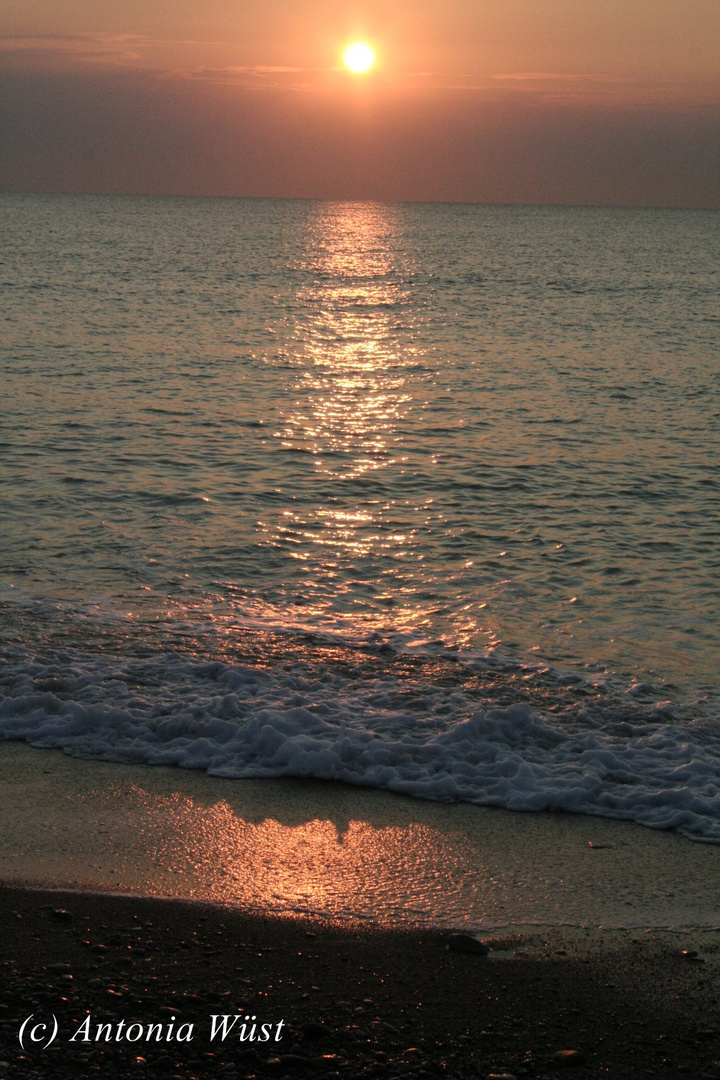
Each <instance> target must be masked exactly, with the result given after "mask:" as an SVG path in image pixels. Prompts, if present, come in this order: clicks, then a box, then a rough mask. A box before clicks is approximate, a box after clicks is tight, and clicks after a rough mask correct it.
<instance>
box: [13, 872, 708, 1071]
mask: <svg viewBox="0 0 720 1080" xmlns="http://www.w3.org/2000/svg"><path fill="white" fill-rule="evenodd" d="M0 921H1V922H2V925H3V926H5V927H6V928H7V929H9V930H11V932H10V933H6V934H5V935H4V941H3V945H2V949H1V953H2V964H1V965H0V982H1V985H2V992H1V993H0V1031H1V1032H2V1050H1V1051H0V1053H1V1055H2V1061H3V1064H2V1065H1V1066H0V1077H2V1080H5V1078H8V1080H10V1078H14V1077H23V1078H24V1077H26V1076H35V1077H38V1080H44V1078H48V1080H54V1078H59V1080H60V1078H63V1080H64V1078H65V1077H68V1076H70V1075H73V1076H78V1077H82V1078H84V1077H94V1076H97V1075H98V1073H99V1072H100V1071H101V1070H103V1069H105V1068H111V1069H112V1072H113V1075H116V1076H120V1077H123V1078H124V1077H125V1076H128V1077H130V1076H135V1077H141V1078H147V1080H155V1078H156V1077H166V1076H169V1077H180V1078H181V1080H192V1078H194V1080H204V1078H205V1077H209V1076H225V1075H227V1076H231V1077H244V1078H251V1077H255V1078H256V1080H264V1078H265V1077H278V1078H284V1077H290V1078H292V1080H294V1078H295V1077H304V1076H312V1075H314V1074H316V1073H318V1072H320V1073H322V1075H324V1076H327V1077H332V1078H337V1077H353V1078H354V1077H356V1076H367V1077H372V1078H374V1077H377V1078H385V1080H396V1078H409V1080H413V1078H423V1077H435V1076H437V1077H441V1076H444V1077H448V1078H451V1080H466V1078H467V1080H473V1078H477V1077H484V1076H488V1075H490V1074H491V1073H495V1074H501V1075H502V1074H509V1075H512V1076H516V1077H518V1078H519V1077H521V1076H522V1077H527V1078H530V1080H535V1078H538V1080H540V1078H542V1077H553V1076H555V1074H556V1073H558V1075H564V1072H565V1066H566V1065H568V1064H573V1065H574V1066H575V1067H574V1069H573V1071H574V1073H575V1074H576V1075H577V1076H578V1077H580V1078H584V1077H601V1076H607V1075H608V1074H610V1075H613V1076H615V1077H626V1078H628V1080H629V1078H631V1077H651V1076H657V1075H658V1070H659V1069H660V1068H661V1067H662V1074H663V1075H668V1076H673V1075H676V1074H677V1075H680V1074H687V1075H689V1076H694V1077H700V1076H718V1077H720V1066H717V1067H716V1066H715V1065H713V1062H715V1061H717V1060H718V1058H719V1057H720V1041H719V1038H718V1028H719V1026H720V1008H719V1006H718V995H719V991H720V985H719V980H718V957H719V956H720V946H719V945H718V943H717V941H715V942H711V943H707V947H706V950H705V951H704V952H699V955H698V956H696V957H692V956H691V955H683V949H685V948H686V943H685V942H684V941H679V942H678V941H674V942H668V941H666V940H662V939H661V938H660V937H657V936H649V935H646V936H645V937H640V936H638V935H635V936H633V935H624V939H623V935H617V934H615V935H607V936H605V937H604V939H600V938H599V937H598V935H597V934H595V935H593V934H585V935H581V937H583V939H584V945H583V947H582V948H577V947H576V948H572V947H569V948H568V947H565V946H567V945H568V944H569V942H568V939H567V938H563V935H562V934H561V933H560V932H558V931H554V932H552V933H550V934H545V933H539V934H535V937H536V939H537V940H536V941H535V942H534V943H533V940H532V939H533V935H532V934H531V935H527V936H522V935H518V934H515V935H509V936H506V937H499V938H496V939H493V940H492V941H491V942H490V945H491V946H492V951H491V952H490V954H489V955H487V956H483V955H480V954H475V953H470V952H461V951H457V950H456V949H455V948H449V947H448V942H449V937H448V935H447V933H443V932H442V931H438V930H422V929H412V930H411V929H408V928H404V929H398V928H396V929H393V930H387V929H383V928H380V927H368V926H364V927H359V926H357V925H355V926H352V927H341V926H338V925H336V924H328V923H327V922H326V921H322V920H318V919H307V918H298V917H295V918H277V917H272V916H268V915H259V914H253V913H248V912H240V911H236V910H232V909H227V908H225V909H223V908H221V907H219V906H214V905H206V904H203V905H198V904H194V903H192V902H187V901H184V902H180V901H177V900H175V901H167V900H158V899H145V898H139V897H119V896H99V895H90V894H87V893H85V894H82V893H67V892H44V891H41V890H37V891H35V890H27V889H20V888H15V887H13V888H10V887H7V886H0ZM693 951H694V950H689V953H692V952H693ZM31 1013H32V1014H33V1016H34V1023H40V1022H43V1021H44V1020H45V1019H47V1021H48V1023H49V1024H51V1023H52V1021H51V1017H52V1016H55V1017H56V1018H57V1022H58V1028H59V1034H58V1037H57V1039H56V1040H55V1041H54V1042H53V1044H52V1045H51V1046H50V1047H49V1048H48V1049H45V1050H43V1049H42V1047H35V1048H33V1049H30V1048H29V1047H28V1048H26V1050H25V1051H23V1050H22V1048H21V1047H20V1045H19V1042H18V1032H19V1029H20V1026H21V1024H22V1022H23V1020H24V1019H25V1018H26V1017H27V1016H28V1015H29V1014H31ZM224 1015H227V1016H229V1017H231V1018H232V1017H236V1016H239V1017H240V1018H241V1019H240V1021H239V1022H238V1023H237V1025H236V1027H237V1030H234V1031H232V1032H231V1033H230V1034H229V1035H228V1037H227V1038H226V1039H225V1040H224V1041H220V1040H219V1037H218V1036H217V1035H216V1037H215V1039H211V1034H212V1027H213V1021H212V1017H213V1016H216V1017H222V1016H224ZM88 1016H89V1017H90V1020H88V1019H87V1017H88ZM245 1016H248V1017H250V1018H253V1017H254V1018H255V1020H256V1023H257V1025H261V1024H262V1023H266V1024H271V1025H272V1027H271V1028H270V1029H269V1030H270V1031H271V1034H273V1035H274V1034H275V1033H277V1030H278V1029H277V1025H278V1023H279V1022H280V1021H283V1025H282V1028H281V1029H280V1035H281V1038H280V1039H279V1040H275V1039H273V1041H272V1045H267V1046H266V1045H265V1044H264V1043H261V1042H260V1041H258V1039H252V1040H250V1039H246V1040H245V1041H241V1039H240V1038H239V1033H240V1024H241V1023H242V1022H244V1017H245ZM220 1022H221V1021H216V1022H215V1024H216V1026H217V1023H220ZM249 1024H250V1022H248V1025H249ZM98 1025H101V1028H100V1029H99V1028H98ZM108 1025H109V1027H108ZM133 1025H134V1026H133ZM151 1025H155V1028H153V1029H152V1033H153V1037H152V1038H150V1039H149V1040H148V1039H146V1038H145V1034H146V1033H147V1032H148V1031H149V1030H150V1028H151ZM157 1025H161V1029H162V1030H161V1034H162V1035H163V1039H162V1041H161V1042H160V1043H158V1042H157V1039H156V1038H155V1037H154V1036H155V1032H156V1029H157ZM173 1025H174V1027H173ZM183 1025H184V1028H183ZM171 1029H172V1030H171ZM33 1030H34V1029H33ZM98 1030H100V1031H101V1037H100V1038H99V1039H98V1038H96V1037H95V1036H96V1034H97V1032H98ZM181 1030H182V1033H183V1035H185V1036H187V1035H188V1031H189V1030H190V1034H191V1036H192V1037H191V1038H190V1039H189V1040H188V1039H178V1038H177V1035H178V1034H179V1033H180V1032H181ZM251 1030H252V1028H251V1026H246V1028H245V1034H246V1035H248V1034H249V1033H250V1032H251ZM261 1030H262V1028H261V1027H258V1028H257V1030H256V1035H257V1034H259V1032H260V1031H261ZM29 1031H30V1028H28V1027H26V1028H25V1034H26V1036H27V1035H28V1034H29ZM126 1031H131V1032H132V1035H133V1037H135V1036H138V1032H139V1031H141V1035H140V1036H138V1039H137V1041H129V1040H128V1039H127V1038H126V1037H125V1032H126ZM78 1032H80V1035H79V1036H77V1033H78ZM168 1032H171V1036H170V1037H169V1038H166V1037H165V1036H166V1035H167V1033H168ZM74 1035H76V1036H77V1037H76V1038H73V1036H74ZM86 1035H87V1036H88V1041H84V1037H85V1036H86ZM269 1042H270V1040H268V1043H269ZM566 1051H576V1052H577V1053H576V1055H575V1057H574V1058H569V1057H568V1056H567V1055H566V1056H565V1057H563V1056H562V1055H563V1053H564V1052H566ZM556 1055H560V1057H558V1056H556ZM579 1055H582V1057H581V1058H580V1057H579ZM668 1068H669V1069H671V1070H674V1071H668Z"/></svg>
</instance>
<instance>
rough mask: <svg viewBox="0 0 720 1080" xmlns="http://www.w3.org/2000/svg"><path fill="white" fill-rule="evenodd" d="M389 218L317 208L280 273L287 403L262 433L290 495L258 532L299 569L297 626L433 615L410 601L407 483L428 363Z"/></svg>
mask: <svg viewBox="0 0 720 1080" xmlns="http://www.w3.org/2000/svg"><path fill="white" fill-rule="evenodd" d="M400 213H401V211H399V210H398V209H396V208H391V207H385V206H381V205H375V204H343V205H339V204H338V205H333V206H323V207H322V208H321V209H319V210H318V214H317V217H316V218H315V219H314V221H313V223H312V225H311V227H310V228H309V230H308V234H307V243H306V247H305V250H304V253H303V254H302V256H301V257H300V258H299V259H298V261H297V264H296V265H295V266H294V268H293V269H294V271H295V272H296V274H297V276H298V281H299V285H298V290H297V295H296V297H295V300H296V303H295V304H294V306H293V313H292V316H291V321H290V325H289V326H288V333H287V340H288V345H287V348H286V349H285V350H284V352H283V362H284V363H285V364H286V365H289V367H290V369H291V371H292V372H293V376H292V380H293V381H292V390H293V392H294V398H293V400H292V402H291V403H289V404H288V407H287V408H286V409H285V410H284V413H283V416H282V422H281V424H280V425H279V426H278V429H277V430H276V431H275V433H274V437H275V439H276V440H277V444H278V445H279V447H280V448H281V449H282V451H284V452H285V453H286V454H288V455H290V456H291V457H292V456H293V455H294V458H293V461H294V462H296V463H297V464H296V466H295V467H296V469H297V471H298V474H299V484H300V485H301V497H299V496H296V495H295V494H292V493H291V497H290V498H289V499H288V501H287V504H286V505H285V506H284V507H283V508H282V509H281V510H280V509H279V510H277V511H276V512H275V513H272V514H271V513H268V515H267V517H266V518H264V519H263V521H262V522H261V528H262V530H263V533H264V539H265V543H266V544H267V545H269V546H272V547H274V548H275V549H276V550H277V551H278V552H280V553H282V555H283V556H284V557H286V558H289V559H291V560H293V562H294V564H295V565H296V567H298V569H300V570H301V571H304V573H305V576H304V577H303V579H302V582H301V585H300V588H299V589H297V588H295V589H294V591H293V594H292V596H288V600H289V601H290V603H294V604H295V605H298V604H299V606H301V607H302V609H303V610H302V619H303V622H304V624H317V623H327V621H328V620H330V621H331V622H332V623H333V625H334V626H335V627H337V626H338V624H339V625H340V626H341V627H342V629H343V631H350V632H355V631H359V632H360V633H366V632H368V631H371V632H374V631H384V630H388V629H389V630H391V631H393V632H413V633H414V632H416V631H417V630H418V629H420V630H421V631H422V628H423V627H424V626H425V627H427V626H429V624H430V622H431V621H432V617H433V616H434V615H435V614H436V611H435V610H434V609H432V605H431V604H430V605H428V607H427V608H424V607H423V604H422V603H418V594H419V591H420V589H419V586H420V583H421V582H422V581H423V575H422V574H419V573H418V568H419V567H421V566H422V563H423V559H424V553H423V550H422V537H423V530H424V529H427V527H428V526H429V523H430V521H431V518H432V516H433V514H434V510H433V507H432V503H433V499H432V497H430V496H429V495H428V494H427V492H424V493H422V494H420V493H419V492H418V491H417V490H416V489H415V485H414V478H415V475H416V473H417V469H418V453H419V446H420V443H419V440H418V433H419V431H420V430H421V427H422V412H423V409H424V408H425V404H426V402H425V397H426V395H425V392H424V390H423V393H421V394H418V387H419V386H420V387H422V386H423V385H424V384H425V383H427V382H428V380H431V379H432V377H433V370H432V368H431V367H430V366H429V365H427V363H426V362H425V360H426V358H425V357H424V353H423V349H422V344H421V341H422V336H421V329H422V327H421V321H422V320H421V315H420V314H419V312H418V310H417V307H416V305H415V304H414V302H413V297H412V295H411V293H412V280H411V279H412V270H413V256H412V253H410V252H408V251H407V250H406V249H405V248H404V246H403V236H404V232H403V228H402V223H401V221H400V218H399V215H400ZM378 581H379V585H378ZM425 581H426V584H427V585H428V587H429V592H430V593H432V585H431V582H430V581H428V580H427V579H425Z"/></svg>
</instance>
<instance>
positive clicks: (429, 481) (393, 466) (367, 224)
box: [0, 195, 720, 843]
mask: <svg viewBox="0 0 720 1080" xmlns="http://www.w3.org/2000/svg"><path fill="white" fill-rule="evenodd" d="M718 220H719V219H718V215H717V213H714V212H704V211H697V212H695V211H660V210H627V209H624V210H613V209H577V208H525V207H493V206H459V205H383V204H375V203H368V204H354V203H322V202H310V201H308V202H305V201H263V200H211V199H208V200H201V199H187V200H183V199H144V198H120V197H118V198H114V197H94V196H34V195H33V196H31V195H27V196H23V195H3V196H0V292H1V294H2V314H1V316H0V318H1V319H2V335H1V338H0V371H1V372H2V376H1V378H2V389H3V400H2V404H1V405H0V481H1V483H2V489H1V495H2V504H1V505H2V521H1V523H0V627H1V628H2V667H1V668H0V693H1V694H2V700H1V702H0V736H1V737H3V738H5V739H22V740H26V741H27V742H29V743H30V744H32V745H34V746H44V747H49V746H54V747H62V748H64V749H65V751H66V752H67V753H69V754H72V755H74V756H77V757H86V758H98V759H109V760H116V761H124V762H133V763H136V764H138V763H139V764H147V765H151V764H158V763H160V764H175V765H179V766H183V767H186V768H195V769H203V770H207V771H208V772H209V773H211V774H213V775H218V776H226V777H271V776H272V777H277V776H285V775H290V776H296V777H315V778H319V779H323V778H328V779H336V780H341V781H344V782H346V783H349V784H357V785H365V786H371V787H377V788H384V789H387V790H390V791H397V792H403V793H405V794H408V795H412V796H417V797H420V798H426V799H435V800H444V801H462V802H470V803H477V804H484V805H493V806H504V807H509V808H512V809H518V810H528V811H533V810H542V809H561V810H567V811H575V812H582V813H588V814H595V815H601V816H605V817H615V818H625V819H629V820H635V821H638V822H641V823H643V824H645V825H649V826H653V827H656V828H674V829H678V830H680V831H682V832H684V833H686V834H687V835H688V836H691V837H693V838H694V839H698V840H704V841H708V842H714V843H720V663H719V661H720V620H719V618H718V609H719V606H720V605H719V600H720V550H719V544H720V472H719V471H718V450H719V449H720V333H719V330H720V288H719V285H720V281H719V274H720V229H718Z"/></svg>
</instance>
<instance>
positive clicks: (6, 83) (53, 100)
mask: <svg viewBox="0 0 720 1080" xmlns="http://www.w3.org/2000/svg"><path fill="white" fill-rule="evenodd" d="M353 41H365V42H367V43H368V44H369V45H371V47H372V48H373V49H374V51H375V53H376V58H377V59H376V64H375V65H374V67H373V68H372V69H371V71H369V72H367V73H366V74H364V75H357V74H353V73H352V72H350V71H349V70H348V69H347V68H346V67H345V66H344V64H343V59H342V58H343V53H344V50H345V49H346V48H347V46H348V45H349V44H351V43H352V42H353ZM0 190H5V191H43V192H113V193H129V194H167V195H221V196H259V197H268V196H269V197H301V198H306V197H310V198H329V199H385V200H430V201H462V202H496V203H550V204H571V205H587V204H590V205H635V206H677V207H711V208H720V0H1V2H0Z"/></svg>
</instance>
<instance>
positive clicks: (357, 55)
mask: <svg viewBox="0 0 720 1080" xmlns="http://www.w3.org/2000/svg"><path fill="white" fill-rule="evenodd" d="M345 63H346V64H347V66H348V67H349V68H350V70H351V71H356V72H358V73H360V72H363V71H369V70H370V68H371V67H372V66H373V64H374V63H375V53H374V52H373V51H372V49H371V48H370V46H369V45H365V44H364V42H361V41H357V42H356V43H355V44H354V45H351V46H350V48H349V49H346V51H345Z"/></svg>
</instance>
